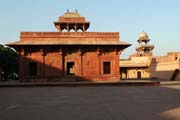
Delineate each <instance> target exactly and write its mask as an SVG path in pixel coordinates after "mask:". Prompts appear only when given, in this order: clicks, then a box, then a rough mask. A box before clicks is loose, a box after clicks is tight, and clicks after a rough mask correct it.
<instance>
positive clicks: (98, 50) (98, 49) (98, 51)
mask: <svg viewBox="0 0 180 120" xmlns="http://www.w3.org/2000/svg"><path fill="white" fill-rule="evenodd" d="M97 54H98V56H99V75H101V74H102V73H101V51H100V48H99V47H97Z"/></svg>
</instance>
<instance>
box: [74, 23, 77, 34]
mask: <svg viewBox="0 0 180 120" xmlns="http://www.w3.org/2000/svg"><path fill="white" fill-rule="evenodd" d="M74 29H75V32H77V24H76V23H75V26H74Z"/></svg>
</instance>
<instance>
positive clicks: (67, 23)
mask: <svg viewBox="0 0 180 120" xmlns="http://www.w3.org/2000/svg"><path fill="white" fill-rule="evenodd" d="M89 24H90V22H87V21H86V20H85V17H83V16H81V15H80V14H79V13H78V11H77V10H76V11H75V12H69V10H67V12H66V13H65V14H64V15H63V16H60V17H59V20H58V22H54V25H55V27H56V28H57V30H58V31H59V32H62V31H63V30H66V31H67V32H70V31H71V30H74V32H78V30H81V31H82V32H85V31H86V30H87V29H88V28H89Z"/></svg>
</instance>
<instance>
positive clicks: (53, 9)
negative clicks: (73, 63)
mask: <svg viewBox="0 0 180 120" xmlns="http://www.w3.org/2000/svg"><path fill="white" fill-rule="evenodd" d="M67 9H69V10H70V11H75V9H78V11H79V13H80V14H81V15H83V16H85V17H86V19H87V20H88V21H90V22H91V25H90V28H89V30H88V31H97V32H101V31H102V32H120V40H123V41H126V42H128V43H131V44H132V46H131V47H129V48H127V49H126V50H124V52H123V54H122V58H127V57H128V56H129V55H130V54H132V53H134V52H135V47H136V46H137V39H138V36H139V34H140V33H141V32H142V31H145V32H146V33H147V34H148V35H149V37H150V39H151V41H150V43H151V44H154V45H155V49H154V55H155V56H159V55H165V54H166V52H177V51H179V52H180V22H179V21H180V0H1V1H0V43H1V44H6V43H9V42H14V41H17V40H18V39H19V34H20V32H21V31H56V29H55V27H54V25H53V22H54V21H57V19H58V17H59V16H61V15H63V14H64V12H66V10H67Z"/></svg>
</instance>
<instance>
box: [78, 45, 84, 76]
mask: <svg viewBox="0 0 180 120" xmlns="http://www.w3.org/2000/svg"><path fill="white" fill-rule="evenodd" d="M78 54H79V57H80V75H83V52H82V48H79V49H78Z"/></svg>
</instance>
